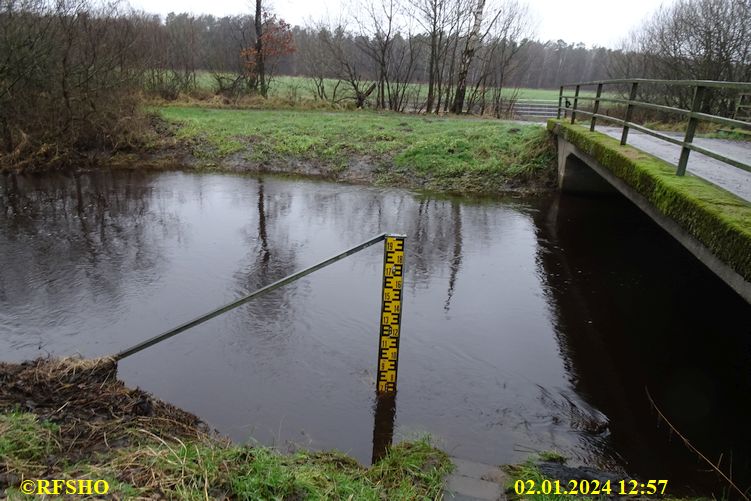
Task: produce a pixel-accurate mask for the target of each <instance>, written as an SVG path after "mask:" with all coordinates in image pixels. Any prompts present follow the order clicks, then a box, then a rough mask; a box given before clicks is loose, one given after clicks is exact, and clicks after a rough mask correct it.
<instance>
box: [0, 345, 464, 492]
mask: <svg viewBox="0 0 751 501" xmlns="http://www.w3.org/2000/svg"><path fill="white" fill-rule="evenodd" d="M449 470H450V462H449V460H448V457H447V456H446V454H444V453H442V452H440V451H438V450H437V449H434V448H433V447H431V446H430V444H429V443H428V442H427V441H425V440H418V441H412V442H403V443H401V444H399V445H397V446H395V447H394V448H393V449H392V451H391V452H390V454H389V455H388V456H387V457H386V458H384V459H382V460H381V461H379V462H378V463H376V464H375V465H374V466H373V467H371V468H365V467H363V466H361V465H360V464H358V463H357V461H355V460H354V459H352V458H350V457H348V456H346V455H344V454H341V453H337V452H305V451H298V452H296V453H293V454H288V455H281V454H278V453H277V452H275V451H274V450H272V449H268V448H264V447H253V446H248V445H233V444H231V443H230V442H229V440H228V439H226V438H223V437H221V436H220V435H218V434H217V433H215V432H212V431H211V430H210V429H209V427H208V426H207V425H206V424H205V423H204V422H202V421H201V420H200V419H198V418H197V417H196V416H194V415H193V414H191V413H188V412H186V411H183V410H181V409H178V408H177V407H174V406H172V405H170V404H167V403H165V402H162V401H161V400H159V399H157V398H155V397H153V396H152V395H150V394H149V393H147V392H144V391H142V390H139V389H132V388H128V387H127V386H125V385H124V384H123V383H122V381H120V380H118V379H117V365H116V363H115V362H114V360H112V359H109V358H101V359H88V360H85V359H78V358H67V359H51V358H45V359H37V360H34V361H28V362H23V363H18V364H13V363H0V494H4V495H6V496H8V498H9V499H16V498H19V499H21V498H23V497H24V496H23V495H24V494H27V493H28V492H29V491H27V490H25V489H28V482H29V481H31V480H33V481H36V480H49V481H52V480H54V479H58V480H76V481H77V480H83V479H88V480H92V481H95V482H96V481H100V482H101V481H104V482H106V486H107V487H106V489H107V492H106V494H107V495H108V496H111V497H113V498H115V499H118V498H119V499H133V498H139V499H146V498H148V499H154V498H165V497H167V498H181V499H186V498H201V499H208V498H212V499H228V498H229V499H285V500H297V499H308V498H315V499H348V498H349V499H405V500H407V499H416V498H422V497H426V498H431V499H432V498H434V497H436V496H437V495H439V493H440V491H441V484H442V479H443V477H444V475H445V474H446V473H447V472H448V471H449ZM24 482H26V483H24ZM35 485H38V484H35ZM41 485H43V487H42V488H44V489H47V490H45V491H44V492H47V493H51V492H52V491H50V490H49V489H53V490H54V489H55V488H56V486H55V484H51V483H45V484H41ZM61 485H63V487H60V485H58V486H57V488H63V489H64V488H65V486H66V485H67V484H61ZM73 485H75V484H73ZM104 485H105V484H102V483H100V484H98V488H99V490H101V489H103V488H104V487H103V486H104ZM58 493H60V492H58ZM98 494H102V493H101V492H98Z"/></svg>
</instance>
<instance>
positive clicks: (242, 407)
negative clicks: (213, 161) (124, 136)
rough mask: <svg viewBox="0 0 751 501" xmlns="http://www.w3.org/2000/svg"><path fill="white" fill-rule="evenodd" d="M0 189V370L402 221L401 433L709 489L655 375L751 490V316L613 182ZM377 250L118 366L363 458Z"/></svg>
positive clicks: (122, 336) (165, 322) (271, 274)
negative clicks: (607, 188) (518, 195)
mask: <svg viewBox="0 0 751 501" xmlns="http://www.w3.org/2000/svg"><path fill="white" fill-rule="evenodd" d="M0 183H2V185H1V186H0V353H1V354H2V357H1V358H2V360H23V359H27V358H31V357H37V356H40V355H46V354H54V355H69V354H73V353H80V354H82V355H85V356H98V355H105V354H109V353H113V352H116V351H119V350H120V349H123V348H125V347H128V346H129V345H131V344H134V343H135V342H138V341H140V340H142V339H144V338H146V337H150V336H152V335H154V334H157V333H159V332H160V331H162V330H166V329H168V328H170V327H172V326H174V325H175V324H178V323H181V322H182V321H184V320H187V319H190V318H192V317H194V316H197V315H198V314H200V313H203V312H205V311H208V310H210V309H212V308H213V307H215V306H218V305H220V304H222V303H225V302H228V301H230V300H232V299H234V298H236V297H238V296H240V295H243V294H245V293H247V292H250V291H252V290H254V289H256V288H258V287H261V286H263V285H265V284H268V283H270V282H272V281H274V280H276V279H279V278H281V277H283V276H285V275H287V274H289V273H292V272H293V271H296V270H299V269H301V268H303V267H305V266H308V265H310V264H313V263H315V262H317V261H319V260H321V259H322V258H325V257H328V256H330V255H332V254H335V253H336V252H339V251H340V250H343V249H344V248H346V247H349V246H352V245H354V244H356V243H359V242H360V241H362V240H365V239H366V238H368V237H370V236H372V235H374V234H376V233H379V232H382V231H390V232H400V233H405V234H407V235H408V240H407V255H406V262H407V270H406V282H405V283H406V286H405V297H404V317H403V325H402V330H403V335H402V340H401V348H400V371H399V379H400V380H399V385H400V386H399V393H398V396H397V400H396V417H395V429H396V436H397V438H403V437H407V438H409V437H413V436H415V435H418V434H421V433H424V432H429V433H430V434H431V435H432V436H433V437H434V438H435V439H436V440H437V441H438V443H439V445H441V446H442V447H444V448H445V449H446V450H448V451H449V452H450V453H451V454H453V455H456V456H459V457H465V458H469V459H473V460H477V461H483V462H488V463H507V462H513V461H519V460H523V459H525V458H526V457H527V455H528V453H529V452H531V451H536V450H549V449H556V450H559V451H561V452H562V453H564V454H565V455H568V456H570V457H573V458H574V460H575V461H576V462H581V463H587V464H591V465H596V466H603V467H611V468H620V469H622V471H624V472H628V473H630V474H636V475H640V476H642V477H643V478H645V479H658V480H659V479H668V480H669V481H670V484H669V491H678V490H681V489H682V488H683V487H685V486H687V485H691V486H692V487H693V488H695V489H697V490H699V491H700V492H708V489H710V488H712V487H713V484H712V477H711V476H709V475H706V474H702V473H701V472H702V471H703V470H705V469H706V467H705V465H702V464H701V463H700V462H699V461H697V460H696V459H695V457H694V456H693V455H692V454H691V453H690V452H688V451H687V449H686V448H685V447H684V446H683V445H681V444H680V441H679V440H677V439H676V437H675V436H672V437H671V435H670V433H669V430H668V428H667V427H666V426H665V425H664V424H661V423H660V422H659V421H658V419H657V417H656V414H655V412H654V411H653V410H652V409H651V408H650V404H649V401H648V399H647V396H646V391H645V389H647V388H648V390H649V392H650V393H651V395H652V397H653V398H654V400H655V402H657V404H658V406H660V408H661V409H662V411H663V412H664V413H665V414H666V415H667V416H668V417H669V418H670V419H671V421H672V422H673V424H674V425H676V427H678V429H680V430H681V432H682V433H683V434H684V435H686V436H687V437H688V438H690V439H691V440H692V442H693V443H694V445H695V446H697V447H698V448H699V449H700V450H702V451H703V452H704V453H705V454H707V455H708V456H709V457H710V458H712V459H713V460H715V461H716V460H717V459H718V458H719V456H720V454H723V460H722V461H723V463H722V464H723V465H724V466H726V467H727V466H728V465H729V464H730V462H731V461H732V468H733V473H734V478H735V479H736V480H738V482H739V483H744V482H745V484H744V485H749V484H751V431H750V430H749V416H751V398H749V397H750V396H751V306H749V305H748V304H747V303H745V302H744V301H743V300H742V299H740V298H739V297H738V296H736V295H735V294H734V293H733V292H732V291H731V290H730V289H728V288H727V287H726V286H725V285H724V284H723V283H722V282H720V281H719V280H718V279H716V278H715V277H714V276H713V275H712V274H711V273H710V272H709V271H707V270H706V269H705V268H704V267H703V266H702V265H701V264H700V263H698V262H697V261H696V260H695V259H694V258H693V257H692V256H691V255H690V254H688V252H686V251H685V250H683V248H682V247H681V246H680V245H679V244H677V243H676V242H674V241H673V240H672V239H671V238H670V237H669V236H667V234H665V233H663V232H662V230H660V229H659V228H658V227H657V226H656V225H654V224H653V223H652V222H651V220H649V219H648V218H646V217H645V216H643V215H642V214H641V213H640V212H639V211H638V210H636V209H635V208H634V207H632V206H631V205H630V204H629V203H627V202H626V201H624V200H623V199H621V198H619V197H617V196H614V197H609V198H582V197H571V196H557V195H556V196H550V197H545V198H535V199H501V200H471V199H462V198H436V197H432V196H427V195H421V194H415V193H411V192H407V191H402V190H390V189H376V188H366V187H360V186H346V185H336V184H330V183H320V182H311V181H297V180H287V179H279V178H263V179H260V180H259V179H255V178H250V177H239V176H231V175H195V174H185V173H116V174H111V173H102V174H97V175H86V176H81V177H78V178H76V177H63V176H43V177H30V176H25V177H21V176H18V177H5V178H2V179H0ZM381 262H382V249H381V248H380V246H375V247H371V248H370V249H368V250H366V251H364V252H361V253H359V254H356V255H354V256H352V257H350V258H347V259H346V260H344V261H340V262H338V263H336V264H334V265H332V266H330V267H329V268H326V269H324V270H322V271H319V272H316V273H315V274H313V275H311V276H309V277H306V278H305V279H302V280H301V281H299V282H296V283H294V284H292V285H290V286H288V287H286V288H284V289H281V290H279V291H276V292H274V293H272V294H270V295H268V296H266V297H264V298H262V299H259V300H258V301H256V302H253V303H251V304H249V305H247V306H244V307H241V308H239V309H237V310H234V311H232V312H230V313H228V314H226V315H224V316H222V317H220V318H217V319H214V320H212V321H210V322H208V323H206V324H204V325H202V326H200V327H197V328H195V329H193V330H190V331H188V332H186V333H184V334H181V335H180V336H178V337H176V338H173V339H171V340H169V341H166V342H164V343H162V344H160V345H157V346H155V347H153V348H151V349H149V350H147V351H145V352H142V353H140V354H138V355H135V356H133V357H131V358H129V359H126V360H125V361H123V362H122V363H121V364H120V370H119V374H120V376H121V378H123V379H124V380H125V381H126V383H127V384H129V385H132V386H140V387H142V388H144V389H147V390H149V391H151V392H153V393H154V394H155V395H156V396H158V397H160V398H162V399H164V400H167V401H169V402H171V403H173V404H175V405H178V406H180V407H183V408H185V409H186V410H189V411H192V412H194V413H196V414H198V415H199V416H201V417H202V418H203V419H205V420H206V421H207V422H208V423H209V424H211V425H212V426H214V427H216V428H217V429H219V430H220V431H222V432H224V433H227V434H229V435H230V436H231V437H232V438H233V439H235V440H238V441H245V440H249V439H251V437H252V439H254V440H257V441H258V442H261V443H263V444H268V445H277V446H279V447H280V448H282V449H287V448H291V447H294V446H304V447H310V448H337V449H340V450H342V451H345V452H348V453H350V454H352V455H354V456H355V457H357V458H358V459H360V460H361V461H362V462H364V463H367V462H369V460H370V457H371V452H372V438H373V431H374V429H373V428H374V410H375V409H374V386H375V369H376V367H375V362H376V356H377V353H376V350H377V342H378V341H377V339H378V310H379V307H380V277H379V271H380V267H381ZM380 410H381V411H383V409H380ZM386 414H387V420H388V418H389V417H390V416H388V412H387V413H386ZM716 492H717V491H716Z"/></svg>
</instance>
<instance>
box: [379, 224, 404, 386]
mask: <svg viewBox="0 0 751 501" xmlns="http://www.w3.org/2000/svg"><path fill="white" fill-rule="evenodd" d="M404 238H405V237H404V235H388V236H386V240H384V251H383V291H382V292H381V333H380V339H379V343H378V377H377V379H376V385H377V391H378V393H379V394H383V393H395V392H396V374H397V370H398V363H399V338H400V337H401V323H402V290H403V282H402V281H403V277H404Z"/></svg>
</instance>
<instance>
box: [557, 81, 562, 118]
mask: <svg viewBox="0 0 751 501" xmlns="http://www.w3.org/2000/svg"><path fill="white" fill-rule="evenodd" d="M561 106H563V85H561V91H560V92H559V93H558V116H556V118H557V119H558V120H560V119H561Z"/></svg>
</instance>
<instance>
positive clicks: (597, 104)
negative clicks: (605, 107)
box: [589, 83, 602, 132]
mask: <svg viewBox="0 0 751 501" xmlns="http://www.w3.org/2000/svg"><path fill="white" fill-rule="evenodd" d="M601 95H602V84H601V83H600V84H597V95H596V96H595V107H594V109H593V110H592V120H590V122H589V130H590V132H594V130H595V122H597V117H596V116H595V115H597V113H599V111H600V96H601Z"/></svg>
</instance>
